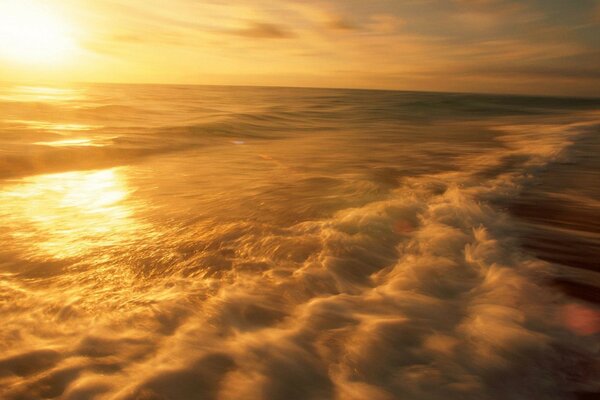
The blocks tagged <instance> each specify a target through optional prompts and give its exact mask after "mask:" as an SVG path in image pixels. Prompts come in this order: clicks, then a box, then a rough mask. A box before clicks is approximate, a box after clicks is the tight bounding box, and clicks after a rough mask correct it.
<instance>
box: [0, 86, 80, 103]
mask: <svg viewBox="0 0 600 400" xmlns="http://www.w3.org/2000/svg"><path fill="white" fill-rule="evenodd" d="M84 97H85V96H84V93H83V91H82V90H81V89H74V88H64V87H62V88H54V87H46V86H13V87H11V88H10V89H9V90H7V91H5V93H3V95H2V96H0V100H3V101H15V102H41V103H62V102H70V101H78V100H82V99H83V98H84Z"/></svg>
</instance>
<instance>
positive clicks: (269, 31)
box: [226, 22, 294, 39]
mask: <svg viewBox="0 0 600 400" xmlns="http://www.w3.org/2000/svg"><path fill="white" fill-rule="evenodd" d="M226 32H227V33H230V34H233V35H237V36H242V37H247V38H260V39H289V38H292V37H294V34H293V32H291V31H290V30H288V29H287V28H286V27H284V26H282V25H278V24H274V23H268V22H251V23H249V24H248V26H247V27H245V28H242V29H232V30H229V31H226Z"/></svg>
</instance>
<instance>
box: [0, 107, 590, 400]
mask: <svg viewBox="0 0 600 400" xmlns="http://www.w3.org/2000/svg"><path fill="white" fill-rule="evenodd" d="M595 118H596V117H595V116H591V117H589V118H588V121H585V122H580V123H575V124H564V123H556V124H551V123H549V124H545V125H533V124H529V125H518V126H517V125H513V126H506V125H504V126H502V127H501V128H498V129H501V134H500V136H499V138H498V139H499V140H500V141H501V142H502V143H503V146H502V147H499V148H497V149H495V150H493V151H489V152H486V153H485V154H474V155H465V156H462V157H460V158H457V159H456V160H455V162H456V163H457V165H460V168H458V169H455V170H446V171H444V172H440V173H427V174H420V175H418V176H404V177H403V178H401V181H400V185H399V186H398V187H396V188H394V189H390V191H389V192H388V193H387V194H386V196H385V198H384V199H380V200H377V201H373V202H370V203H368V204H366V205H363V206H360V207H355V208H346V209H344V210H341V211H338V212H337V213H335V214H334V215H333V216H331V217H330V218H323V219H318V220H308V221H302V222H299V223H297V224H294V225H291V226H287V227H283V226H277V225H275V226H273V225H269V224H264V223H260V222H256V221H251V220H248V221H237V222H231V223H223V222H220V223H214V224H206V225H202V226H201V227H200V228H199V229H190V228H189V227H188V228H187V229H185V230H183V231H182V232H179V234H180V235H184V236H185V235H187V237H186V239H185V240H182V243H183V244H181V245H180V247H177V248H173V249H171V253H172V254H171V255H170V256H169V257H167V256H165V255H159V254H158V252H155V251H153V249H152V247H151V246H150V245H149V244H148V243H146V244H144V243H140V248H139V249H137V250H136V251H138V252H139V255H138V254H136V255H135V256H139V257H142V256H143V257H145V258H146V259H149V260H150V261H151V262H150V265H155V264H157V263H160V262H164V263H165V264H166V265H168V273H166V272H167V271H165V270H163V271H161V273H160V274H157V275H154V274H145V273H141V271H143V270H138V271H134V273H132V274H127V273H126V271H122V270H120V267H119V266H116V267H113V268H114V270H112V269H111V270H109V271H110V273H109V274H107V270H103V271H90V270H88V269H82V270H74V271H73V272H72V274H71V276H70V277H69V278H68V279H70V281H68V282H69V283H68V284H65V282H63V281H61V279H67V278H64V277H58V278H54V279H55V280H51V281H50V282H47V285H50V286H49V287H50V288H51V291H50V293H52V295H48V294H47V293H49V288H48V286H45V287H44V291H43V292H41V291H38V290H37V289H36V288H35V287H31V286H27V285H24V284H19V283H17V282H16V281H12V283H10V284H4V286H5V287H4V288H3V289H4V290H3V293H5V296H6V298H7V299H12V300H11V301H12V302H13V305H12V307H13V310H14V309H21V310H23V309H31V310H36V312H35V313H33V314H31V316H30V317H29V319H27V320H24V321H23V320H20V321H17V320H12V321H11V322H12V324H11V326H12V327H13V328H12V334H14V335H21V336H22V337H23V341H24V342H26V343H28V346H23V347H29V349H25V350H16V349H13V350H12V351H11V353H12V355H10V356H8V357H5V358H3V359H2V360H0V380H3V382H4V383H3V388H2V389H0V394H2V396H3V397H4V398H6V399H18V398H53V397H60V398H63V399H83V398H86V399H87V398H99V399H131V400H133V399H189V398H206V399H234V398H243V399H265V398H268V399H328V398H336V399H340V400H359V399H367V398H368V399H382V400H384V399H386V400H387V399H396V398H410V399H415V400H419V399H423V400H426V399H438V398H448V397H451V398H462V399H478V400H479V399H500V398H544V399H564V398H568V397H569V396H570V393H573V392H575V391H578V390H598V387H597V382H598V377H599V376H598V373H599V371H598V369H597V366H595V361H594V360H595V359H597V357H598V348H597V346H596V345H595V342H594V336H593V335H588V334H582V333H581V332H579V331H577V330H573V329H569V324H568V323H567V322H565V319H564V318H563V317H564V315H563V314H562V313H561V310H564V309H565V307H572V306H573V304H571V302H570V301H569V300H568V299H567V298H565V297H563V296H562V295H561V294H559V293H557V292H554V291H551V290H549V289H548V288H547V287H546V284H545V282H546V280H547V279H548V276H549V275H551V272H552V266H551V265H549V264H548V263H545V262H543V261H540V260H538V259H536V258H535V257H533V256H532V255H530V254H528V253H526V252H524V251H523V250H521V249H520V248H519V242H518V239H517V238H516V237H515V235H514V226H513V221H512V220H511V217H510V216H509V215H508V214H506V213H504V212H501V211H499V210H498V209H496V208H494V207H493V206H492V205H491V204H492V202H494V201H498V200H499V199H503V198H508V197H511V196H515V195H517V194H518V193H519V191H520V190H522V188H523V187H524V186H526V185H529V184H531V183H532V182H533V181H534V177H535V174H536V173H537V172H538V171H539V170H540V169H543V168H544V167H545V165H547V164H548V163H549V162H551V161H552V160H556V159H559V158H562V157H568V153H567V152H566V150H567V149H568V147H569V146H570V145H571V143H572V142H573V141H576V140H578V135H582V134H585V132H586V130H587V129H589V127H590V126H597V124H598V122H597V121H596V119H595ZM171 234H173V232H169V235H171ZM158 241H159V242H160V239H159V240H158ZM125 257H131V255H127V256H125ZM159 257H162V259H161V260H158V258H159ZM165 258H167V259H165ZM143 264H144V262H143V260H142V262H140V265H143ZM149 268H154V266H151V267H149ZM107 275H109V276H111V277H112V278H110V279H108V280H106V279H104V280H103V282H102V285H101V286H99V285H98V279H100V277H102V276H107ZM71 280H72V281H71ZM74 282H77V285H76V286H77V288H76V291H75V289H73V290H65V291H61V290H60V289H61V288H63V289H64V288H65V287H69V286H68V285H70V284H73V283H74ZM101 288H103V289H101ZM107 288H108V289H107ZM41 293H46V295H44V296H43V297H41ZM13 312H14V311H13ZM19 316H20V317H21V318H23V315H22V314H19ZM33 320H35V323H33ZM31 325H34V326H35V328H36V330H38V337H39V336H41V337H46V338H47V339H44V340H40V339H34V338H33V337H32V336H31V333H29V332H30V331H29V330H30V329H31ZM87 327H89V328H90V329H89V330H88V329H86V328H87ZM10 334H11V333H5V335H10ZM57 337H58V338H60V340H58V339H57ZM590 349H592V351H593V352H592V353H590Z"/></svg>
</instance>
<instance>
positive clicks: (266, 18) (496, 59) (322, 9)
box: [0, 0, 600, 96]
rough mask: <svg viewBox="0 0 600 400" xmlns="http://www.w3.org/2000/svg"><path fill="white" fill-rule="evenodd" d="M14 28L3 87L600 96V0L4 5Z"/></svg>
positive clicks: (33, 1)
mask: <svg viewBox="0 0 600 400" xmlns="http://www.w3.org/2000/svg"><path fill="white" fill-rule="evenodd" d="M3 3H4V5H5V7H4V9H3V8H2V4H3ZM11 3H12V4H13V6H10V4H11ZM14 3H19V4H20V5H19V6H14ZM7 4H8V5H9V6H8V7H6V5H7ZM22 4H26V5H27V8H26V12H25V16H23V12H22V10H23V6H22ZM15 9H17V10H21V11H18V12H17V11H14V10H15ZM12 13H16V14H18V15H16V14H15V15H16V16H11V14H12ZM28 15H30V16H33V17H35V16H37V17H39V18H37V17H36V18H37V19H36V18H33V17H28ZM48 18H50V21H51V24H50V26H48V27H47V29H46V30H44V29H43V28H44V27H46V25H47V24H48ZM11 23H12V25H13V28H11V29H12V31H7V29H8V28H7V29H5V30H4V34H3V33H2V32H3V31H2V28H0V80H2V81H10V80H14V81H17V80H18V81H30V80H65V81H85V82H119V83H178V84H226V85H268V86H311V87H346V88H374V89H400V90H427V91H460V92H496V93H531V94H551V95H575V96H600V0H521V1H515V0H368V1H367V0H328V1H325V0H227V1H224V0H223V1H222V0H84V1H82V0H0V25H4V26H7V24H8V26H10V25H11ZM31 32H34V33H36V32H37V35H38V36H35V35H33V36H31ZM21 35H25V39H23V38H22V37H21ZM27 35H29V36H27ZM30 36H31V37H30ZM37 37H43V38H44V41H45V42H44V43H41V44H40V43H35V41H36V40H37V41H38V42H39V39H37ZM21 41H26V42H23V43H21ZM24 44H27V45H24ZM11 46H12V47H11ZM60 46H62V47H60ZM59 47H60V50H61V51H58V49H59ZM3 48H4V50H5V51H4V52H3V51H2V50H3ZM52 50H56V51H52ZM23 53H26V54H23Z"/></svg>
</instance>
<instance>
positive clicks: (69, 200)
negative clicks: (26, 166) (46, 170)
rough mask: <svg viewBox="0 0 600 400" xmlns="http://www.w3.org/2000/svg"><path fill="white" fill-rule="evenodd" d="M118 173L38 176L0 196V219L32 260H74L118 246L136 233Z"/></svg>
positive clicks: (126, 191)
mask: <svg viewBox="0 0 600 400" xmlns="http://www.w3.org/2000/svg"><path fill="white" fill-rule="evenodd" d="M130 193H131V189H130V188H129V187H128V186H127V183H126V180H125V178H124V174H123V171H122V170H121V169H119V168H112V169H105V170H99V171H76V172H67V173H60V174H50V175H38V176H33V177H29V178H26V179H23V180H22V181H19V182H18V183H15V184H13V185H10V186H8V187H6V189H5V190H4V191H3V192H0V216H2V218H3V219H4V221H5V224H4V225H5V228H8V229H10V230H11V233H10V235H11V236H12V238H13V239H14V240H15V241H16V242H17V246H18V247H24V248H27V247H29V246H31V245H33V246H34V248H33V254H31V256H32V257H35V258H38V257H43V258H46V257H48V256H49V257H52V258H55V259H63V258H69V257H78V256H82V255H84V254H87V253H89V252H91V251H93V250H97V249H100V248H105V247H108V246H115V245H124V244H126V243H128V242H130V241H131V240H133V238H134V237H135V235H136V232H138V231H139V230H140V229H141V224H140V223H138V222H137V221H136V219H135V217H134V210H133V209H132V208H131V206H130V205H128V204H127V202H126V201H125V200H126V199H127V198H128V196H129V194H130Z"/></svg>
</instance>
